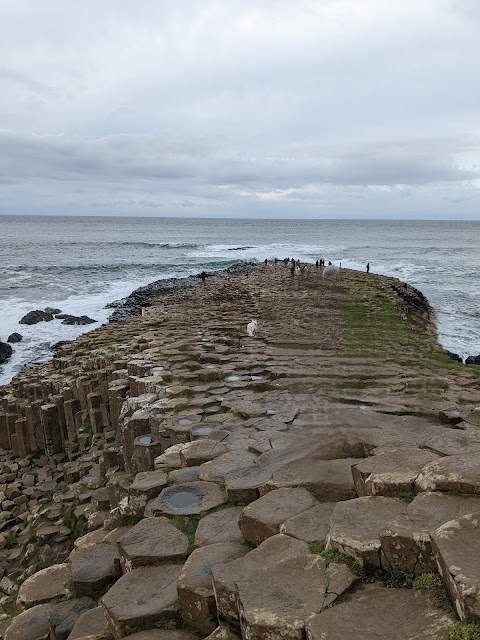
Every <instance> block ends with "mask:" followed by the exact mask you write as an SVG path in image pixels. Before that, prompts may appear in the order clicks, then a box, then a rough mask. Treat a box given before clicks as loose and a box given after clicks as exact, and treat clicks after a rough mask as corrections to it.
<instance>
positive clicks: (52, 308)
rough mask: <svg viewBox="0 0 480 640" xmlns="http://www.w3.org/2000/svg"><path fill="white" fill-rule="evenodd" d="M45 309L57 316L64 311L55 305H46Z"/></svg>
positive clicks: (46, 311)
mask: <svg viewBox="0 0 480 640" xmlns="http://www.w3.org/2000/svg"><path fill="white" fill-rule="evenodd" d="M44 311H45V313H49V314H50V315H52V316H55V315H57V314H58V313H62V310H61V309H57V308H55V307H45V309H44Z"/></svg>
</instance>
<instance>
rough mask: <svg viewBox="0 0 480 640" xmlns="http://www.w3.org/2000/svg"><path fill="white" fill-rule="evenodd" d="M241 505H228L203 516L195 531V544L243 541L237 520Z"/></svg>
mask: <svg viewBox="0 0 480 640" xmlns="http://www.w3.org/2000/svg"><path fill="white" fill-rule="evenodd" d="M242 513H243V507H228V508H227V509H221V510H220V511H215V512H214V513H210V514H209V515H208V516H205V517H204V518H202V519H201V520H200V522H199V523H198V526H197V530H196V531H195V546H196V547H203V546H205V545H207V544H215V543H216V542H243V536H242V532H241V531H240V527H239V526H238V521H239V519H240V516H241V515H242Z"/></svg>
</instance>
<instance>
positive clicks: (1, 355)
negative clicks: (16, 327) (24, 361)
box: [0, 341, 13, 364]
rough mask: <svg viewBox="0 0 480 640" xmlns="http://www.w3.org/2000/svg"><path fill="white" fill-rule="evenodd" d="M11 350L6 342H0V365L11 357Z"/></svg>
mask: <svg viewBox="0 0 480 640" xmlns="http://www.w3.org/2000/svg"><path fill="white" fill-rule="evenodd" d="M12 353H13V349H12V347H11V346H10V345H9V344H7V343H6V342H2V341H0V364H3V363H4V362H6V361H7V360H8V359H9V358H11V357H12Z"/></svg>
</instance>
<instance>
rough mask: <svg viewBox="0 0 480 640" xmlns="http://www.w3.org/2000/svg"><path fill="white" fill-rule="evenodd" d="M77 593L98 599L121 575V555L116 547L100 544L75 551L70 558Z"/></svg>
mask: <svg viewBox="0 0 480 640" xmlns="http://www.w3.org/2000/svg"><path fill="white" fill-rule="evenodd" d="M69 558H70V562H71V564H72V583H73V586H74V588H75V593H76V594H77V595H82V596H90V597H91V598H94V599H96V598H97V597H98V595H99V594H100V593H101V591H102V590H103V589H104V587H106V586H107V585H108V584H109V583H110V582H111V581H112V580H113V579H114V578H116V577H117V576H118V575H119V574H120V555H119V553H118V549H117V547H116V545H113V544H106V543H104V542H100V543H99V544H94V545H91V546H86V547H79V548H78V549H74V550H73V551H72V552H71V554H70V556H69Z"/></svg>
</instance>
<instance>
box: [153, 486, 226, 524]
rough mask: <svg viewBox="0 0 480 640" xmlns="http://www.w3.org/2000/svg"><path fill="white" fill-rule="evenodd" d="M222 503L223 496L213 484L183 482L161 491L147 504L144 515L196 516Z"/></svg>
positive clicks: (223, 500)
mask: <svg viewBox="0 0 480 640" xmlns="http://www.w3.org/2000/svg"><path fill="white" fill-rule="evenodd" d="M224 502H225V496H224V495H223V493H222V490H221V489H220V487H219V486H218V484H215V482H202V481H199V482H185V483H183V484H176V485H171V486H170V487H167V488H166V489H163V491H162V492H161V493H160V495H159V496H158V497H157V498H154V499H153V500H150V502H148V503H147V507H146V509H145V515H146V516H154V515H161V514H170V515H196V514H199V513H203V512H205V511H210V509H214V508H215V507H218V506H220V505H221V504H223V503H224Z"/></svg>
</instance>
